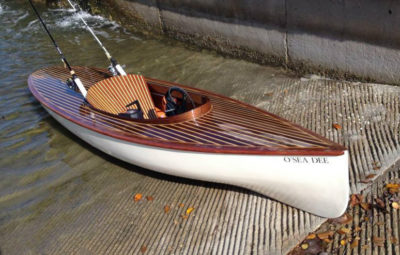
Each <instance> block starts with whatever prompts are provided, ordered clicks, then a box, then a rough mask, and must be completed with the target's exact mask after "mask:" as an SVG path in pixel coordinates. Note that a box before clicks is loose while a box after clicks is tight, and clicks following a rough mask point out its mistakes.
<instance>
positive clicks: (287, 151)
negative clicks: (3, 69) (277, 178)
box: [28, 67, 346, 156]
mask: <svg viewBox="0 0 400 255" xmlns="http://www.w3.org/2000/svg"><path fill="white" fill-rule="evenodd" d="M53 69H54V73H57V72H61V71H60V70H62V69H61V68H59V67H54V68H53ZM74 69H76V70H78V71H79V67H74ZM81 69H84V70H85V72H87V71H88V70H89V71H90V70H91V69H90V68H81ZM46 70H47V69H46ZM48 70H50V71H51V68H49V69H48ZM92 70H95V71H96V72H99V74H98V76H99V77H98V79H100V78H101V76H105V75H104V74H105V73H106V71H105V70H104V71H103V73H102V72H101V71H100V70H101V69H97V68H96V69H92ZM50 71H48V72H50ZM42 72H43V71H42ZM41 75H42V73H40V71H38V72H36V73H34V74H32V75H31V76H30V77H29V79H28V84H29V89H30V90H31V92H32V94H33V95H34V96H35V97H36V98H37V99H38V100H39V101H40V102H41V104H42V105H43V106H45V107H46V108H48V109H49V110H51V111H53V112H55V113H56V114H58V115H59V116H61V117H63V118H65V119H67V120H69V121H71V122H73V123H75V124H78V125H80V126H82V127H84V128H87V129H90V130H92V131H94V132H98V133H100V134H103V135H106V136H110V137H113V138H116V139H120V140H124V141H128V142H132V143H137V144H142V145H147V146H152V147H159V148H165V149H173V150H183V151H194V152H204V153H227V154H248V155H291V156H338V155H342V154H343V153H344V151H345V150H346V148H345V147H343V146H341V145H339V144H336V143H333V142H331V141H329V140H328V139H326V138H324V137H322V136H320V135H318V134H315V133H314V132H312V131H309V130H307V129H304V128H302V127H300V126H299V125H296V124H293V123H291V122H289V121H287V120H284V119H283V118H280V117H278V116H276V115H274V114H271V113H268V112H266V111H263V110H260V109H258V108H255V107H253V106H251V105H248V104H245V103H242V102H239V101H237V100H234V99H231V98H227V97H224V96H221V95H217V94H214V93H211V92H207V91H203V90H200V89H195V88H191V87H188V86H184V85H180V84H177V83H171V82H164V81H160V80H156V79H152V78H146V81H147V82H148V83H149V86H150V87H152V86H153V87H156V86H157V85H158V86H164V87H169V86H171V85H172V86H180V87H183V88H185V89H188V90H190V91H191V92H192V93H198V94H200V95H205V96H206V98H207V99H208V98H209V97H213V98H219V99H220V100H223V101H229V102H232V103H234V104H237V105H240V106H241V107H243V108H247V109H251V110H253V111H257V112H259V113H262V114H263V115H268V116H270V117H271V118H274V119H276V120H279V121H282V122H284V123H285V124H286V125H289V126H291V127H292V128H294V130H301V131H302V132H304V133H306V134H308V135H309V136H310V137H314V138H318V139H319V140H321V141H324V142H325V143H326V144H327V146H326V147H324V148H318V147H312V148H308V147H302V148H297V147H293V148H279V147H278V146H275V147H272V149H271V147H268V146H262V145H260V146H250V145H249V146H244V145H238V146H231V145H222V144H221V145H212V144H196V143H187V142H184V141H182V142H177V141H166V140H162V139H155V138H144V137H141V136H138V135H134V134H132V133H128V132H126V131H123V130H120V131H119V132H112V131H110V129H105V128H103V127H102V126H101V125H100V124H101V123H102V122H99V123H98V125H93V124H92V123H91V122H90V120H87V119H88V117H86V118H83V116H90V115H92V114H93V115H94V116H95V118H97V119H101V120H102V121H104V123H106V122H107V118H109V120H108V122H113V121H115V120H113V118H112V117H111V116H108V115H105V114H104V113H101V112H97V111H94V110H93V109H91V108H89V107H88V106H85V105H83V104H80V107H78V108H79V109H76V110H77V112H78V113H79V114H82V115H81V116H82V118H80V119H77V118H76V117H74V116H73V115H71V113H69V112H68V111H67V109H65V108H63V107H58V106H56V105H52V104H50V103H49V101H48V100H49V98H44V97H43V96H42V95H41V94H40V93H39V92H38V90H37V88H36V84H38V82H39V81H40V80H41V79H46V77H43V76H41ZM63 75H64V74H59V77H60V78H61V79H63V78H64V77H67V76H68V73H67V74H66V76H63ZM93 75H95V74H94V73H93ZM96 75H97V74H96ZM33 76H35V81H34V80H33ZM87 76H88V77H89V78H90V79H93V80H95V79H96V78H95V77H92V76H90V75H89V74H87ZM50 77H51V76H49V78H50ZM57 77H58V76H57ZM80 77H81V79H83V78H82V75H81V76H80ZM54 78H56V77H54ZM85 85H86V84H85ZM76 97H77V98H78V96H76ZM80 98H81V99H80V100H81V102H83V97H82V96H80ZM208 103H209V104H207V103H205V104H203V106H205V107H204V109H206V112H204V109H202V112H201V113H200V114H205V113H206V114H207V116H208V114H211V113H212V112H213V111H215V110H214V107H212V105H211V104H212V102H211V101H210V100H209V101H208ZM207 105H208V106H207ZM196 109H197V108H196ZM107 116H108V117H107ZM178 116H179V115H178ZM200 120H201V118H200ZM120 121H124V120H120ZM189 121H192V122H193V125H196V118H195V119H191V120H189ZM124 122H125V123H132V122H131V121H124ZM121 124H122V123H121ZM169 124H170V123H165V124H161V125H157V124H154V123H140V125H138V126H135V128H136V129H137V128H140V127H141V126H142V125H145V126H148V125H153V126H154V127H156V126H160V128H162V127H164V126H165V127H167V126H169ZM108 125H109V124H108ZM156 131H157V130H155V131H154V132H156ZM210 135H212V134H211V133H210Z"/></svg>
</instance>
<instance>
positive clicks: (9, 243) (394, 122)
mask: <svg viewBox="0 0 400 255" xmlns="http://www.w3.org/2000/svg"><path fill="white" fill-rule="evenodd" d="M264 89H265V91H264V93H260V92H259V91H257V92H256V93H254V92H252V91H253V90H252V88H251V85H248V84H244V85H243V86H242V87H238V88H236V90H237V91H238V92H239V93H236V95H240V96H235V97H236V98H237V99H239V100H243V101H245V102H253V104H254V105H257V106H258V107H261V108H263V109H266V110H268V111H271V112H273V113H275V114H278V115H280V116H282V117H284V118H287V119H289V120H291V121H294V122H295V123H298V124H300V125H302V126H304V127H306V128H309V129H311V130H313V131H315V132H317V133H319V134H321V135H324V136H325V137H328V138H329V139H332V140H334V141H336V142H339V143H341V144H343V145H345V146H346V147H347V148H348V149H349V151H350V162H351V164H350V169H349V170H350V186H351V191H352V192H353V193H357V192H359V191H361V190H363V189H365V188H367V186H368V184H363V183H360V181H361V180H363V179H364V178H365V176H366V175H369V174H371V173H374V174H377V177H376V178H378V177H379V176H380V175H383V174H384V173H385V171H386V170H387V169H388V168H389V167H390V166H392V165H393V164H394V163H395V162H396V161H397V160H398V159H399V158H400V144H399V135H400V129H399V118H400V102H399V101H400V99H399V98H400V88H399V87H394V86H386V85H378V84H363V83H351V82H344V81H336V80H328V79H320V78H316V77H310V78H301V79H299V78H286V79H285V80H284V82H283V85H279V86H278V85H275V84H270V86H267V87H265V88H264ZM254 91H256V90H254ZM50 122H51V123H52V125H53V126H54V129H55V131H54V132H65V130H61V131H60V129H62V128H61V127H60V126H59V125H58V124H56V123H55V122H54V121H50ZM333 124H339V125H340V126H341V129H338V130H336V129H334V128H333V127H332V125H333ZM68 136H70V137H68ZM68 136H67V137H65V136H64V135H60V136H55V138H54V139H55V140H54V141H51V144H50V146H52V147H55V148H60V149H62V150H67V152H66V153H69V154H70V155H71V156H70V157H71V163H70V164H72V166H73V167H75V168H77V169H82V168H90V169H93V171H96V170H97V169H99V168H107V167H108V166H111V165H116V166H117V169H113V171H108V172H107V171H105V172H104V171H103V172H102V174H99V175H96V177H95V178H93V179H91V180H90V181H88V180H85V178H83V179H82V180H80V183H78V184H77V185H76V186H73V185H72V187H71V185H70V186H68V189H70V191H69V192H64V193H63V194H65V195H63V196H62V197H54V201H53V203H52V204H51V205H49V206H45V207H43V208H44V209H42V210H41V211H40V212H38V214H37V216H35V217H34V220H32V221H26V220H25V221H24V222H25V223H24V224H18V223H15V224H12V225H6V229H4V228H3V229H2V232H3V233H5V232H7V228H9V229H10V230H12V231H10V232H9V233H8V234H7V235H6V236H4V237H3V238H2V241H1V243H0V245H1V246H0V247H1V249H2V251H3V252H4V254H36V253H40V254H140V253H141V252H144V253H145V254H284V253H286V252H288V251H290V250H291V249H292V248H293V247H294V246H295V245H296V244H297V243H298V242H300V241H301V240H302V239H303V238H304V237H305V236H306V235H307V234H308V233H309V232H311V231H314V230H315V229H317V228H318V227H319V226H320V225H321V224H322V223H324V222H325V221H326V219H323V218H319V217H316V216H313V215H311V214H308V213H305V212H303V211H300V210H297V209H295V208H292V207H289V206H286V205H284V204H282V203H279V202H277V201H274V200H271V199H269V198H267V197H263V196H260V195H258V194H256V193H253V192H249V191H247V190H244V189H239V188H235V187H231V186H226V185H218V184H211V183H202V182H196V181H190V180H184V179H178V178H174V177H170V176H162V175H159V174H156V173H153V172H150V171H148V170H144V169H143V170H134V171H130V169H132V167H131V166H129V165H127V164H124V163H122V162H119V161H116V160H113V159H111V158H109V157H107V156H106V155H104V154H102V153H100V152H98V151H97V150H95V149H89V150H84V151H83V152H82V153H81V154H78V155H76V153H75V151H76V150H77V148H80V147H82V146H85V147H86V146H87V145H86V144H84V143H81V144H75V145H73V146H70V147H68V148H63V144H65V140H66V139H67V140H68V139H72V135H68ZM96 155H97V156H100V157H103V158H105V159H106V160H102V161H96V162H97V163H91V161H90V160H86V159H88V158H91V157H93V156H96ZM377 162H378V164H379V165H380V166H381V167H380V168H379V169H378V170H374V168H375V169H376V167H374V166H375V165H376V164H377ZM72 174H73V173H72ZM396 175H397V173H396ZM310 178H312V176H310ZM385 178H386V177H385ZM92 185H93V186H92ZM369 185H370V184H369ZM93 187H96V188H93ZM99 187H101V188H99ZM82 189H83V190H86V191H87V192H85V193H79V190H82ZM136 193H141V194H143V195H144V196H152V197H153V198H154V200H153V201H147V200H146V199H145V198H144V199H142V200H141V201H139V202H134V201H133V196H134V195H135V194H136ZM74 194H75V195H74ZM76 194H87V196H90V199H88V198H87V197H82V196H81V195H76ZM77 204H78V205H79V206H76V205H77ZM180 204H183V205H180ZM165 205H168V206H169V207H170V210H169V211H168V213H165V211H164V207H165ZM189 207H193V208H194V211H193V212H192V213H191V214H190V215H189V216H188V217H187V219H186V218H185V217H182V215H184V214H185V211H186V210H187V208H189ZM38 226H40V227H38ZM397 228H398V225H397Z"/></svg>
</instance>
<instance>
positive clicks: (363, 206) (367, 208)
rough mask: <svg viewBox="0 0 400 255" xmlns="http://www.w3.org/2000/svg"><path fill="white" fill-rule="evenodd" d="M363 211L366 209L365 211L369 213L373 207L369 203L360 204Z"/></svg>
mask: <svg viewBox="0 0 400 255" xmlns="http://www.w3.org/2000/svg"><path fill="white" fill-rule="evenodd" d="M360 205H361V207H362V209H364V210H365V211H368V210H369V209H371V205H370V204H368V203H360Z"/></svg>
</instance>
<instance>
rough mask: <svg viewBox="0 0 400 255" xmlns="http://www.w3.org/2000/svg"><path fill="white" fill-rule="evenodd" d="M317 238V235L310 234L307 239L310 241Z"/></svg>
mask: <svg viewBox="0 0 400 255" xmlns="http://www.w3.org/2000/svg"><path fill="white" fill-rule="evenodd" d="M316 237H317V235H316V234H314V233H312V234H309V235H308V236H307V237H306V239H308V240H310V239H315V238H316Z"/></svg>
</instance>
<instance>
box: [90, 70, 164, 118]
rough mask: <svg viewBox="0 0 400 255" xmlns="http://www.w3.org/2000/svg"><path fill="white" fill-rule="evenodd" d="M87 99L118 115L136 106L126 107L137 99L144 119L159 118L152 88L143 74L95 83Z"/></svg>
mask: <svg viewBox="0 0 400 255" xmlns="http://www.w3.org/2000/svg"><path fill="white" fill-rule="evenodd" d="M86 100H87V101H88V102H89V103H90V104H91V105H92V106H93V107H94V108H96V109H99V110H101V111H104V112H108V113H111V114H115V115H118V114H119V113H125V112H126V111H127V110H128V109H136V106H135V105H133V106H130V107H126V105H128V104H130V103H132V102H133V101H135V100H138V101H139V104H140V106H141V108H142V111H143V118H144V119H157V115H156V110H155V106H154V103H153V99H152V98H151V94H150V90H149V88H148V86H147V83H146V81H145V80H144V77H143V76H142V75H135V74H128V75H125V76H115V77H111V78H108V79H105V80H102V81H99V82H97V83H95V84H94V85H93V86H91V87H90V88H89V90H88V93H87V96H86Z"/></svg>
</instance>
